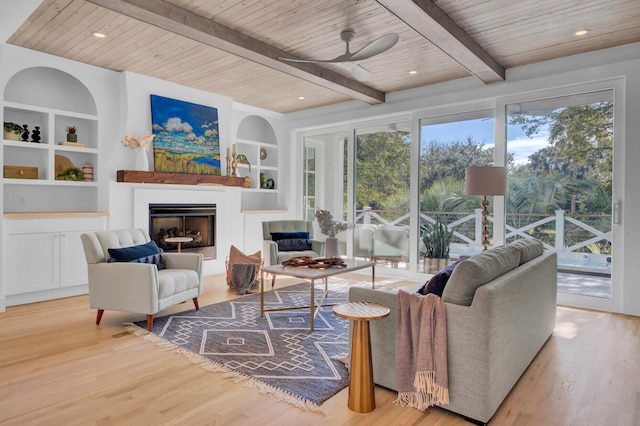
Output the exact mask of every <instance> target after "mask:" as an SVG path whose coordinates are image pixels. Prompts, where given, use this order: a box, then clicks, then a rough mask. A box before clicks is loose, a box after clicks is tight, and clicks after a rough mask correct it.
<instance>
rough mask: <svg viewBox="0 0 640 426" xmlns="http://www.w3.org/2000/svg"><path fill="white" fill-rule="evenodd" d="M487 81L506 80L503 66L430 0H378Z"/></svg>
mask: <svg viewBox="0 0 640 426" xmlns="http://www.w3.org/2000/svg"><path fill="white" fill-rule="evenodd" d="M376 1H377V2H378V3H379V4H380V5H381V6H383V7H384V8H385V9H387V10H388V11H390V12H391V13H393V14H394V15H396V16H397V17H398V18H400V19H401V20H402V21H403V22H405V23H406V24H407V25H408V26H410V27H411V28H413V29H414V30H415V31H416V32H418V33H419V34H420V35H422V36H423V37H424V38H426V39H427V40H429V41H430V42H431V43H433V44H434V45H435V46H437V47H438V48H439V49H440V50H442V51H443V52H444V53H446V54H447V55H449V57H450V58H451V59H453V60H454V61H456V62H457V63H459V64H460V65H462V66H463V67H464V68H465V69H466V70H467V71H469V72H470V73H471V74H473V75H475V76H476V77H478V78H479V79H480V80H482V81H483V82H485V83H495V82H497V81H504V78H505V77H504V75H505V74H504V68H503V67H502V65H500V64H499V63H498V62H497V61H496V60H495V59H493V58H492V57H491V56H490V55H489V54H488V53H487V52H486V51H485V50H484V49H483V48H482V47H481V46H480V45H479V44H478V43H476V42H475V41H474V40H473V39H472V38H471V37H469V35H468V34H467V33H466V32H464V31H463V30H462V28H460V27H459V26H458V25H457V24H456V23H455V22H454V21H453V20H452V19H451V18H450V17H449V15H447V14H446V13H444V12H443V11H442V9H440V8H439V7H438V6H436V5H435V4H434V3H433V2H432V1H431V0H376Z"/></svg>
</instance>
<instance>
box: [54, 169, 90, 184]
mask: <svg viewBox="0 0 640 426" xmlns="http://www.w3.org/2000/svg"><path fill="white" fill-rule="evenodd" d="M56 180H75V181H81V180H83V178H82V170H80V169H79V168H77V167H69V168H68V169H65V170H63V171H61V172H60V173H58V174H57V175H56Z"/></svg>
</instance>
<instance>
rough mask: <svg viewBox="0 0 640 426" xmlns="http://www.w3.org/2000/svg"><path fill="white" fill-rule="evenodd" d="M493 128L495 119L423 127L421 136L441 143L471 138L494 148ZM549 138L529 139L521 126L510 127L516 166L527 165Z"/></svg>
mask: <svg viewBox="0 0 640 426" xmlns="http://www.w3.org/2000/svg"><path fill="white" fill-rule="evenodd" d="M493 127H494V120H493V119H491V118H489V119H487V118H482V119H475V120H466V121H459V122H453V123H443V124H434V125H430V126H423V127H422V128H421V130H420V132H421V135H420V136H421V140H427V141H432V140H437V141H439V142H450V141H455V140H465V139H467V138H468V137H469V136H471V137H472V138H473V139H474V140H476V141H478V142H482V143H484V144H485V145H486V146H493ZM547 136H548V135H547V133H546V132H544V133H539V134H538V135H536V136H534V137H533V138H529V137H527V136H526V135H525V134H524V132H523V131H522V129H520V127H519V126H509V127H508V129H507V138H508V144H507V148H508V151H509V152H510V153H513V154H514V158H515V162H516V164H522V163H526V162H527V161H528V157H529V156H530V155H531V154H533V153H534V152H536V151H538V150H539V149H541V148H544V147H545V146H546V145H547Z"/></svg>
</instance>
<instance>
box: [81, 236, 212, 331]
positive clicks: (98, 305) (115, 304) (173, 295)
mask: <svg viewBox="0 0 640 426" xmlns="http://www.w3.org/2000/svg"><path fill="white" fill-rule="evenodd" d="M80 238H81V240H82V246H83V248H84V253H85V257H86V259H87V268H88V273H89V303H90V306H91V308H93V309H98V314H97V317H96V324H100V320H101V319H102V314H103V313H104V311H105V309H108V310H114V311H126V312H135V313H144V314H146V315H147V329H148V330H149V331H151V329H152V327H153V315H154V314H155V313H157V312H159V311H161V310H163V309H165V308H167V307H169V306H173V305H176V304H178V303H182V302H185V301H187V300H188V299H192V300H193V304H194V305H195V308H196V310H198V309H200V306H199V305H198V296H200V295H201V294H202V264H203V261H204V256H203V255H202V254H200V253H163V256H164V258H165V260H166V263H167V268H166V269H163V270H160V271H158V268H157V266H156V265H155V264H150V263H134V262H115V263H109V262H108V259H109V252H108V249H109V248H123V247H131V246H136V245H140V244H145V243H148V242H149V241H150V240H151V239H150V238H149V235H148V234H147V232H145V231H144V230H142V229H121V230H112V231H100V232H90V233H85V234H82V235H81V237H80Z"/></svg>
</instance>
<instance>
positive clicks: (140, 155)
mask: <svg viewBox="0 0 640 426" xmlns="http://www.w3.org/2000/svg"><path fill="white" fill-rule="evenodd" d="M134 152H135V153H136V161H135V163H134V165H133V170H138V171H141V172H148V171H149V157H147V151H145V150H144V149H142V148H139V149H136V150H135V151H134Z"/></svg>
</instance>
